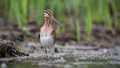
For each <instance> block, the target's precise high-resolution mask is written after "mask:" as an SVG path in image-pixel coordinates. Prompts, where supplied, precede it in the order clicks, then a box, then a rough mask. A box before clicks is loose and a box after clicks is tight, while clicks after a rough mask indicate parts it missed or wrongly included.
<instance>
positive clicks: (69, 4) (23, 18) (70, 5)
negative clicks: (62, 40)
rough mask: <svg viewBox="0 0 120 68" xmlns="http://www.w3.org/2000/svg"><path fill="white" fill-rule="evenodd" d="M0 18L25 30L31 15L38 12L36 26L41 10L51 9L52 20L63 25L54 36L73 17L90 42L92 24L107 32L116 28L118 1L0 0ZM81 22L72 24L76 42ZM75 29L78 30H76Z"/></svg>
mask: <svg viewBox="0 0 120 68" xmlns="http://www.w3.org/2000/svg"><path fill="white" fill-rule="evenodd" d="M0 2H1V5H0V13H1V14H0V15H2V12H4V13H5V14H4V15H3V17H5V18H6V20H17V22H18V25H19V26H20V27H21V26H24V25H25V24H27V23H28V22H29V20H30V15H31V13H32V12H37V20H36V21H37V23H38V24H42V23H43V22H44V20H43V10H44V9H50V10H51V11H53V14H54V16H55V17H56V18H57V19H58V20H59V21H60V22H61V24H62V25H63V26H62V27H61V26H58V28H57V32H61V31H65V29H66V28H65V27H66V24H64V23H63V20H64V17H65V16H66V17H67V16H68V17H69V16H72V18H73V19H75V20H77V19H79V18H84V19H85V20H84V22H85V30H86V33H87V36H86V39H88V40H89V39H90V37H91V33H92V24H93V21H95V22H94V23H97V24H100V22H101V21H104V24H105V27H106V29H107V30H109V29H110V28H111V27H115V28H114V29H115V30H117V29H118V28H119V25H120V24H119V23H118V9H120V4H119V3H120V0H0ZM110 7H111V8H112V12H113V17H114V21H113V22H114V26H112V20H111V13H110V10H111V9H110ZM68 23H69V22H68ZM80 23H82V22H81V21H80V20H79V21H77V24H76V23H75V22H73V24H71V25H72V26H76V25H77V27H74V28H72V29H73V30H74V32H76V33H77V36H76V37H77V39H78V40H80V35H79V30H80ZM76 28H77V30H75V29H76Z"/></svg>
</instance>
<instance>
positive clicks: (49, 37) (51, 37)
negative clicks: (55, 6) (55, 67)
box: [40, 10, 56, 53]
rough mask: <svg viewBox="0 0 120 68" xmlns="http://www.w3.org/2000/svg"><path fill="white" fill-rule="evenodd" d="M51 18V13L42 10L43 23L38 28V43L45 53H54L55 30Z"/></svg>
mask: <svg viewBox="0 0 120 68" xmlns="http://www.w3.org/2000/svg"><path fill="white" fill-rule="evenodd" d="M51 20H52V14H51V13H50V12H49V11H48V10H44V24H43V26H42V27H41V28H40V44H41V45H42V50H43V51H44V52H45V53H54V45H55V36H56V32H55V28H54V25H53V22H52V21H51Z"/></svg>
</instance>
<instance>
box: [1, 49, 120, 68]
mask: <svg viewBox="0 0 120 68" xmlns="http://www.w3.org/2000/svg"><path fill="white" fill-rule="evenodd" d="M0 68H120V48H118V47H116V48H111V49H105V48H104V49H98V50H74V49H66V48H65V49H63V48H61V49H59V53H55V54H40V53H31V54H30V56H24V57H14V58H1V59H0Z"/></svg>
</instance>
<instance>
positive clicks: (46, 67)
mask: <svg viewBox="0 0 120 68" xmlns="http://www.w3.org/2000/svg"><path fill="white" fill-rule="evenodd" d="M1 68H120V65H119V64H61V63H60V64H59V63H57V64H47V63H46V64H41V65H39V64H38V63H35V64H34V63H30V62H14V63H7V64H6V63H1Z"/></svg>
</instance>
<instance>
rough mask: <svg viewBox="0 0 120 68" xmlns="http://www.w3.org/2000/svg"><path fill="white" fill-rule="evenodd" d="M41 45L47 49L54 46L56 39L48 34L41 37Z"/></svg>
mask: <svg viewBox="0 0 120 68" xmlns="http://www.w3.org/2000/svg"><path fill="white" fill-rule="evenodd" d="M40 43H41V45H42V46H45V47H50V46H54V37H53V36H52V35H50V34H48V33H46V34H43V35H42V36H40Z"/></svg>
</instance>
